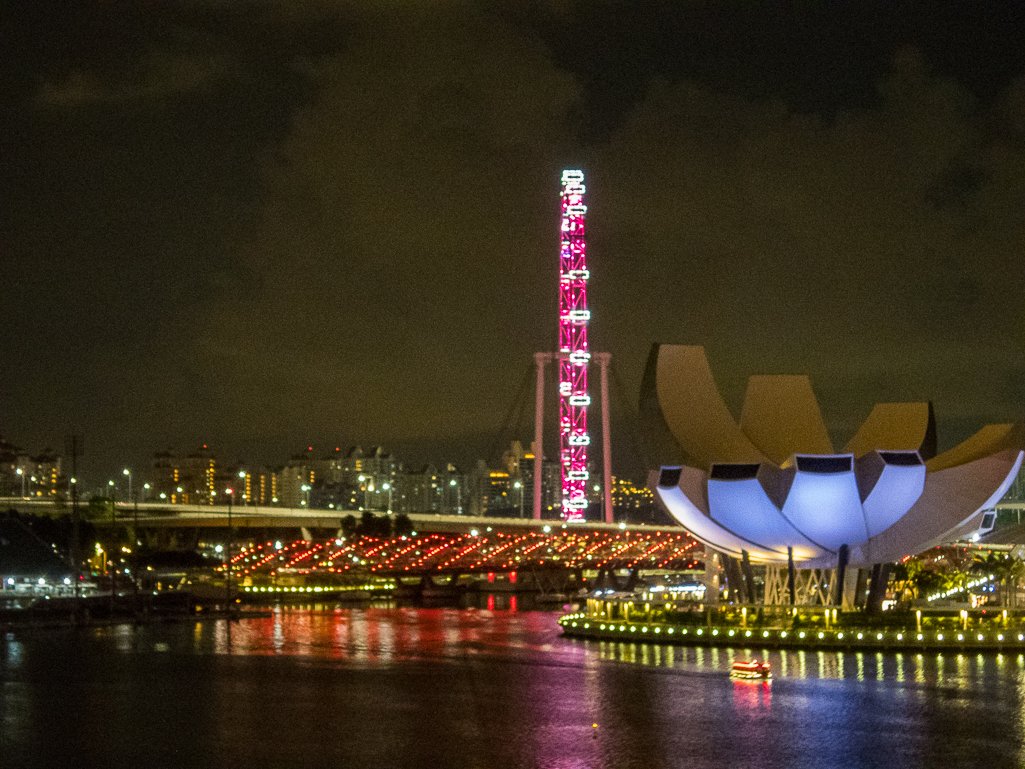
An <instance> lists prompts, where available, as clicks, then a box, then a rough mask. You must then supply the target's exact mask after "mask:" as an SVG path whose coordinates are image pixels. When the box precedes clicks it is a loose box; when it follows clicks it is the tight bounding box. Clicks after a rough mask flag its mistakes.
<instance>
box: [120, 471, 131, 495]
mask: <svg viewBox="0 0 1025 769" xmlns="http://www.w3.org/2000/svg"><path fill="white" fill-rule="evenodd" d="M121 473H122V474H123V475H127V476H128V498H129V499H131V498H132V471H131V470H129V469H128V468H127V467H126V468H125V469H124V470H122V471H121Z"/></svg>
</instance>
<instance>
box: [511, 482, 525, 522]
mask: <svg viewBox="0 0 1025 769" xmlns="http://www.w3.org/2000/svg"><path fill="white" fill-rule="evenodd" d="M513 488H515V489H519V490H520V518H522V517H523V482H522V481H516V482H515V483H513Z"/></svg>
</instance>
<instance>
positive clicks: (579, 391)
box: [559, 171, 591, 521]
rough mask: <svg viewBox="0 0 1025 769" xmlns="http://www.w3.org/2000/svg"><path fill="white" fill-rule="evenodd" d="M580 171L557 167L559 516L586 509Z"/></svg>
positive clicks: (586, 357)
mask: <svg viewBox="0 0 1025 769" xmlns="http://www.w3.org/2000/svg"><path fill="white" fill-rule="evenodd" d="M586 213H587V206H585V205H584V173H583V171H563V172H562V238H561V248H560V256H559V462H560V464H561V466H562V517H563V519H564V520H567V521H579V520H583V517H584V511H585V510H586V509H587V481H588V472H587V447H588V445H590V443H591V436H590V435H588V432H587V407H588V406H589V405H590V404H591V396H590V395H588V393H587V369H588V364H589V363H590V362H591V353H590V352H589V351H588V349H587V322H588V321H589V320H590V319H591V312H590V311H589V310H588V309H587V279H588V278H589V277H590V273H588V271H587V259H586V242H585V239H584V216H585V215H586Z"/></svg>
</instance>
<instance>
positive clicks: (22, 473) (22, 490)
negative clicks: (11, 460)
mask: <svg viewBox="0 0 1025 769" xmlns="http://www.w3.org/2000/svg"><path fill="white" fill-rule="evenodd" d="M14 472H16V473H17V474H18V475H20V476H21V497H22V499H24V498H25V471H24V470H22V469H21V468H20V467H19V468H18V469H17V470H15V471H14Z"/></svg>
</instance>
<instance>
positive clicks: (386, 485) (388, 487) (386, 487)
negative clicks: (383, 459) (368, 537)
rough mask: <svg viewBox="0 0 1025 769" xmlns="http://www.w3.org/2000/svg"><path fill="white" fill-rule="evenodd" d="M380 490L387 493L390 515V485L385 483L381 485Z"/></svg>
mask: <svg viewBox="0 0 1025 769" xmlns="http://www.w3.org/2000/svg"><path fill="white" fill-rule="evenodd" d="M381 488H382V489H384V490H385V491H387V492H388V512H389V513H391V483H389V482H388V481H385V482H384V483H382V484H381Z"/></svg>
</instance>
